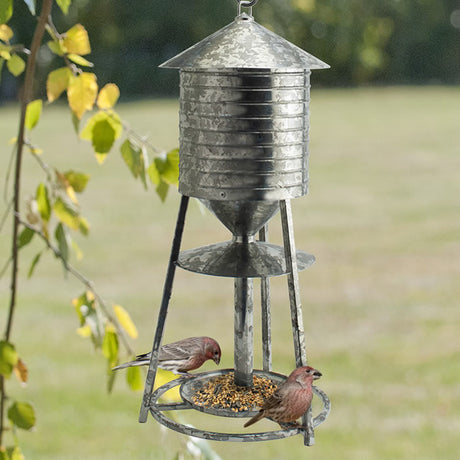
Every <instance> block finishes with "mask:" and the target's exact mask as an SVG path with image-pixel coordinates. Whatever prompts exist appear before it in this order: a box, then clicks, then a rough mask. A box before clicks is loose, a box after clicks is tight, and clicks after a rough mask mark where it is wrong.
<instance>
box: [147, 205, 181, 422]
mask: <svg viewBox="0 0 460 460" xmlns="http://www.w3.org/2000/svg"><path fill="white" fill-rule="evenodd" d="M188 202H189V198H188V197H186V196H182V198H181V202H180V207H179V213H178V215H177V222H176V230H175V233H174V239H173V244H172V247H171V254H170V257H169V264H168V271H167V273H166V279H165V283H164V287H163V297H162V300H161V305H160V310H159V312H158V320H157V327H156V331H155V337H154V340H153V345H152V353H151V358H150V363H149V368H148V371H147V378H146V380H145V386H144V396H143V399H142V404H141V408H140V412H139V422H141V423H145V422H146V421H147V415H148V406H149V401H150V396H151V394H152V390H153V385H154V382H155V376H156V373H157V368H158V355H159V352H160V347H161V341H162V339H163V330H164V326H165V322H166V316H167V313H168V305H169V299H170V298H171V292H172V285H173V281H174V274H175V272H176V263H177V258H178V256H179V251H180V244H181V241H182V233H183V231H184V223H185V215H186V213H187V207H188Z"/></svg>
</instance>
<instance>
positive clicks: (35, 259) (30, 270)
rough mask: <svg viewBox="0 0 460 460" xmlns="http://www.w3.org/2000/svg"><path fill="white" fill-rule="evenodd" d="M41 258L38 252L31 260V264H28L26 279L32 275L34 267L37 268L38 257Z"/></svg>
mask: <svg viewBox="0 0 460 460" xmlns="http://www.w3.org/2000/svg"><path fill="white" fill-rule="evenodd" d="M41 256H42V253H41V252H39V253H38V254H37V255H36V256H35V257H34V259H33V260H32V263H31V264H30V268H29V271H28V272H27V278H31V277H32V275H33V274H34V270H35V267H36V266H37V264H38V262H39V261H40V257H41Z"/></svg>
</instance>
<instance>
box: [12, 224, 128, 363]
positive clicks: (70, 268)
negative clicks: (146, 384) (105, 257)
mask: <svg viewBox="0 0 460 460" xmlns="http://www.w3.org/2000/svg"><path fill="white" fill-rule="evenodd" d="M18 219H19V222H20V224H21V225H23V226H24V227H27V228H28V229H30V230H32V231H33V232H35V233H36V234H37V235H38V236H39V237H40V238H41V239H42V240H43V241H44V242H45V244H46V246H47V247H48V249H50V250H51V251H52V252H53V254H54V255H55V256H56V257H57V258H58V259H61V260H62V262H63V263H64V266H65V269H66V270H67V271H68V272H69V273H70V274H71V275H73V276H74V277H75V278H76V279H78V280H79V281H80V282H81V283H82V284H83V285H84V286H85V287H86V288H87V289H88V290H89V291H91V292H92V293H93V294H94V297H95V298H96V300H97V301H98V303H99V305H100V307H101V308H102V310H103V311H104V314H105V316H106V317H107V319H108V320H109V321H110V322H111V323H113V324H114V326H115V328H116V330H117V333H118V335H119V336H120V337H121V339H122V341H123V345H124V346H125V348H126V351H127V352H128V353H129V354H130V355H133V354H134V350H133V349H132V348H131V347H130V345H129V343H128V341H127V340H126V336H125V333H124V331H123V329H121V327H120V326H119V324H118V321H117V320H116V319H115V318H114V317H113V315H112V314H111V313H110V310H109V308H108V307H107V304H106V302H105V301H104V299H103V298H102V296H101V295H100V294H99V293H98V292H97V291H96V289H95V287H94V284H93V282H92V281H91V280H89V279H88V278H86V276H85V275H83V274H82V273H81V272H80V271H78V270H77V269H76V268H75V267H74V266H73V265H72V264H70V263H69V262H68V261H67V260H66V259H65V258H64V257H63V255H62V254H61V251H59V249H58V248H57V247H56V246H54V245H53V244H52V243H51V242H50V240H49V239H48V238H47V237H46V235H45V234H44V233H43V232H41V231H40V230H39V229H37V227H34V226H33V225H30V224H29V223H28V222H25V221H24V220H22V219H21V218H20V216H18Z"/></svg>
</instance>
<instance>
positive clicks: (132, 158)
mask: <svg viewBox="0 0 460 460" xmlns="http://www.w3.org/2000/svg"><path fill="white" fill-rule="evenodd" d="M120 151H121V156H122V157H123V160H125V163H126V165H127V166H128V168H129V170H130V171H131V173H132V175H133V176H134V177H135V178H138V177H139V178H140V179H141V181H142V183H143V184H144V187H145V188H146V189H147V180H146V168H145V165H146V162H147V161H146V159H147V153H146V151H145V150H144V149H140V148H139V147H137V146H136V145H134V144H133V143H132V142H131V141H130V140H129V139H126V141H125V142H123V145H122V146H121V148H120Z"/></svg>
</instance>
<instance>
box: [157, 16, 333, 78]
mask: <svg viewBox="0 0 460 460" xmlns="http://www.w3.org/2000/svg"><path fill="white" fill-rule="evenodd" d="M160 67H166V68H176V69H184V68H194V69H228V68H251V69H327V68H329V65H328V64H326V63H325V62H323V61H321V60H319V59H318V58H316V57H315V56H312V55H311V54H308V53H307V52H306V51H304V50H302V49H301V48H299V47H298V46H295V45H293V44H292V43H290V42H289V41H287V40H285V39H284V38H282V37H280V36H279V35H276V34H275V33H273V32H271V31H270V30H268V29H266V28H265V27H263V26H261V25H260V24H258V23H257V22H255V21H254V19H253V17H252V16H249V15H247V14H246V13H243V14H241V15H239V16H237V17H236V18H235V20H234V21H233V22H232V23H230V24H229V25H227V26H225V27H223V28H222V29H220V30H218V31H217V32H215V33H213V34H212V35H210V36H209V37H207V38H205V39H204V40H201V41H200V42H198V43H196V44H195V45H193V46H192V47H190V48H188V49H186V50H185V51H183V52H182V53H180V54H178V55H177V56H175V57H173V58H172V59H169V60H168V61H166V62H164V63H163V64H161V65H160Z"/></svg>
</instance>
